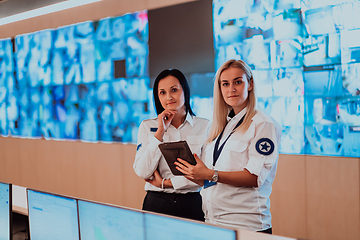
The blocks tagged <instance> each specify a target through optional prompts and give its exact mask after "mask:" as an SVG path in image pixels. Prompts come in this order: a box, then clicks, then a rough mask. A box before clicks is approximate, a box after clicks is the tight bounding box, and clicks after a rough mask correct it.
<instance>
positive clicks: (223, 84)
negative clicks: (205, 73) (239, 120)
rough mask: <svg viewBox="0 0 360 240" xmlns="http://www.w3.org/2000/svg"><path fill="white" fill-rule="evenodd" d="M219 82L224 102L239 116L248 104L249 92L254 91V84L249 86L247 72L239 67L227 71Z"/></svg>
mask: <svg viewBox="0 0 360 240" xmlns="http://www.w3.org/2000/svg"><path fill="white" fill-rule="evenodd" d="M219 80H220V89H221V94H222V97H223V98H224V101H225V102H226V104H227V105H229V106H231V107H232V108H233V109H234V112H235V114H238V113H239V112H240V111H241V110H243V109H244V108H245V107H246V106H247V104H248V95H249V93H248V92H249V91H250V90H252V82H250V84H249V82H248V81H247V78H246V74H245V71H244V70H242V69H240V68H237V67H230V68H228V69H225V70H224V71H223V72H222V73H221V75H220V79H219Z"/></svg>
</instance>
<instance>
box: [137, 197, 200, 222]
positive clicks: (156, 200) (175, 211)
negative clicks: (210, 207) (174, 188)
mask: <svg viewBox="0 0 360 240" xmlns="http://www.w3.org/2000/svg"><path fill="white" fill-rule="evenodd" d="M142 209H143V210H146V211H151V212H157V213H162V214H167V215H172V216H176V217H182V218H189V219H193V220H198V221H205V219H204V213H203V211H202V199H201V195H200V193H198V192H195V193H186V194H180V193H164V192H155V191H148V192H147V194H146V196H145V199H144V203H143V208H142Z"/></svg>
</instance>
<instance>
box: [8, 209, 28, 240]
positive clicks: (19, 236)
mask: <svg viewBox="0 0 360 240" xmlns="http://www.w3.org/2000/svg"><path fill="white" fill-rule="evenodd" d="M12 229H13V240H30V236H29V220H28V216H25V215H22V214H19V213H15V212H13V213H12Z"/></svg>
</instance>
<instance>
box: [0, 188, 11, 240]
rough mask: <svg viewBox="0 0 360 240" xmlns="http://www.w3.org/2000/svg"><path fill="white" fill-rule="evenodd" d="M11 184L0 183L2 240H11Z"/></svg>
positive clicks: (0, 227)
mask: <svg viewBox="0 0 360 240" xmlns="http://www.w3.org/2000/svg"><path fill="white" fill-rule="evenodd" d="M11 198H12V194H11V184H8V183H1V182H0V239H1V240H11V239H12V232H11V214H12V201H11Z"/></svg>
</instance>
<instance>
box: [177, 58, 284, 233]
mask: <svg viewBox="0 0 360 240" xmlns="http://www.w3.org/2000/svg"><path fill="white" fill-rule="evenodd" d="M280 135H281V129H280V127H279V125H278V124H277V123H276V122H275V121H274V120H273V119H272V118H271V117H270V116H268V115H267V114H266V113H264V112H263V111H261V110H259V109H257V108H256V96H255V82H254V79H253V74H252V72H251V69H250V67H249V66H248V65H247V64H246V63H245V62H244V61H241V60H229V61H226V62H225V63H224V64H223V65H222V66H221V67H220V68H219V70H218V71H217V73H216V76H215V83H214V114H213V121H212V125H211V129H210V133H209V138H208V140H207V144H206V146H205V151H204V152H203V153H202V155H201V158H202V161H201V160H200V158H199V157H198V156H196V155H195V158H196V160H197V162H198V163H197V164H196V165H195V166H192V165H190V164H188V163H187V162H185V161H183V160H182V159H178V161H179V163H177V168H178V170H179V171H181V172H183V173H184V174H185V176H186V177H187V178H188V179H190V180H192V181H194V182H196V183H198V184H199V185H200V184H201V185H203V189H202V190H201V196H202V199H203V211H204V213H205V221H206V222H210V223H215V224H219V225H225V226H231V227H239V228H245V229H248V230H253V231H259V232H265V233H270V234H271V233H272V225H271V214H270V198H269V197H270V194H271V190H272V187H271V185H272V183H273V181H274V178H275V174H276V168H277V161H278V156H279V142H280Z"/></svg>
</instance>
